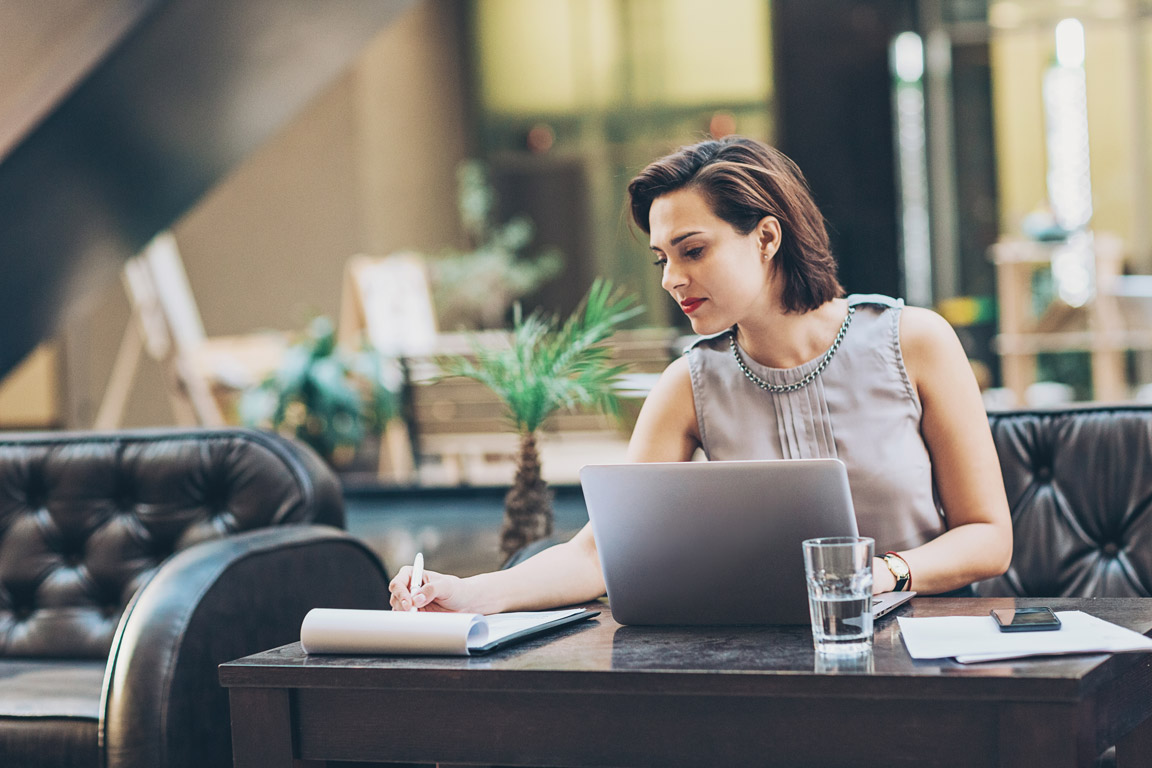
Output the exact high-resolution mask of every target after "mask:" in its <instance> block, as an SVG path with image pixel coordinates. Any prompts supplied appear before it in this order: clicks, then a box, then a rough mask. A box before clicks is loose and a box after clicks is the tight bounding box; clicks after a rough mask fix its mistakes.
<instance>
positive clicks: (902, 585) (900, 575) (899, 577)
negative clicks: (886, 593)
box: [884, 552, 912, 592]
mask: <svg viewBox="0 0 1152 768" xmlns="http://www.w3.org/2000/svg"><path fill="white" fill-rule="evenodd" d="M884 564H885V565H887V566H888V570H889V571H891V572H892V575H893V576H894V577H896V586H895V587H893V588H892V591H893V592H903V591H905V590H907V589H910V588H911V585H912V571H910V570H909V569H908V563H906V562H905V561H904V558H902V557H900V555H898V554H896V553H895V552H885V553H884Z"/></svg>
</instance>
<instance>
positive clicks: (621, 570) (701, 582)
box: [580, 459, 857, 624]
mask: <svg viewBox="0 0 1152 768" xmlns="http://www.w3.org/2000/svg"><path fill="white" fill-rule="evenodd" d="M580 485H581V487H582V488H583V491H584V501H585V504H586V506H587V508H588V518H589V520H591V523H592V532H593V535H594V536H595V538H596V547H597V549H598V551H599V554H600V563H601V567H602V568H603V570H604V583H605V585H606V586H607V588H608V600H609V603H610V604H611V606H612V615H613V618H615V619H616V621H618V622H620V623H621V624H807V623H808V622H809V618H808V591H807V586H806V584H805V579H804V556H803V554H802V550H801V546H800V543H801V542H802V541H803V540H804V539H811V538H816V537H820V536H855V535H857V529H856V515H855V512H854V510H853V508H852V496H851V494H850V493H849V490H848V473H847V470H846V469H845V467H844V463H843V462H842V461H840V460H839V459H788V460H775V461H705V462H675V463H651V464H608V465H604V464H601V465H588V466H586V467H584V468H583V469H581V470H580Z"/></svg>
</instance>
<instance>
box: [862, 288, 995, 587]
mask: <svg viewBox="0 0 1152 768" xmlns="http://www.w3.org/2000/svg"><path fill="white" fill-rule="evenodd" d="M900 346H901V348H902V350H903V353H904V364H905V368H906V369H907V371H908V376H909V378H910V379H911V381H912V385H913V387H914V388H915V390H916V392H917V394H918V395H919V396H920V403H921V406H922V407H923V415H922V417H921V423H920V429H921V433H922V434H923V436H924V443H925V445H927V446H928V453H929V455H930V456H931V458H932V473H933V477H934V479H935V481H936V488H937V490H938V491H939V494H940V501H941V504H942V505H943V507H944V514H945V516H946V518H947V525H948V530H947V531H945V532H944V533H943V534H941V535H940V536H938V537H937V538H935V539H933V540H932V541H930V542H928V543H926V544H924V545H922V546H919V547H916V548H915V549H910V550H908V551H906V552H901V553H900V554H901V556H903V557H904V559H905V560H906V561H907V562H908V567H909V569H910V570H911V571H912V589H914V590H916V591H917V592H920V593H927V594H932V593H938V592H946V591H948V590H951V589H957V588H959V587H962V586H965V585H966V584H971V583H972V582H974V581H979V580H981V579H987V578H991V577H993V576H998V575H1000V574H1002V573H1004V571H1006V570H1007V569H1008V565H1009V563H1010V562H1011V560H1012V521H1011V518H1010V516H1009V513H1008V499H1007V497H1006V496H1005V494H1004V480H1003V477H1002V476H1001V474H1000V462H999V459H998V458H997V457H996V447H995V445H994V444H993V442H992V432H991V430H990V429H989V427H988V414H987V413H986V412H985V410H984V404H983V402H982V401H981V399H980V389H979V387H978V386H977V384H976V377H975V376H974V375H973V373H972V368H971V366H970V365H969V363H968V358H967V356H966V355H965V354H964V349H963V347H961V346H960V340H959V339H958V338H956V332H955V331H953V330H952V327H951V326H950V325H948V323H947V322H946V321H945V320H944V318H942V317H940V316H939V315H937V314H936V313H935V312H932V311H930V310H926V309H920V308H917V307H907V308H905V309H904V310H903V313H902V316H901V320H900ZM878 554H879V553H878ZM874 573H875V577H876V579H875V580H876V582H877V591H884V590H887V589H891V588H892V587H893V586H895V579H894V578H893V576H892V574H891V572H890V571H889V570H888V567H887V566H886V565H885V564H884V563H883V561H881V560H877V562H876V567H875V568H874Z"/></svg>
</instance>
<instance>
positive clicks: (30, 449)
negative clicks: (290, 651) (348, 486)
mask: <svg viewBox="0 0 1152 768" xmlns="http://www.w3.org/2000/svg"><path fill="white" fill-rule="evenodd" d="M343 521H344V516H343V499H342V495H341V492H340V487H339V484H338V483H337V481H336V479H335V478H334V477H333V475H332V473H331V472H330V471H329V470H328V469H327V467H326V466H325V465H324V464H323V463H322V462H321V461H320V460H319V459H318V458H317V457H316V455H315V454H314V453H313V452H312V451H311V450H309V449H307V448H306V447H304V446H301V445H299V444H296V443H294V442H292V441H288V440H284V439H282V438H280V437H278V436H276V435H269V434H265V433H260V432H255V431H251V430H179V431H174V430H152V431H141V432H118V433H109V434H95V433H79V434H75V433H63V434H61V433H55V434H8V435H3V434H0V681H3V685H4V688H5V692H4V695H3V696H0V764H2V765H43V766H77V767H78V768H79V767H80V766H98V765H103V766H106V767H107V768H137V767H139V768H143V767H144V766H149V767H151V766H169V767H173V768H174V767H176V766H189V768H191V766H225V765H230V764H231V736H230V729H229V718H228V704H227V696H226V693H225V692H224V691H223V689H221V688H220V686H219V685H218V683H217V672H216V666H217V665H218V664H220V663H222V662H224V661H228V660H231V659H234V658H238V657H240V656H243V655H246V654H249V653H254V652H256V651H259V650H264V649H266V648H269V647H272V646H275V645H280V644H283V643H287V642H291V641H292V640H294V639H296V638H297V637H298V636H299V627H300V622H301V621H302V619H303V616H304V614H305V613H306V612H307V611H308V610H309V609H310V608H313V607H316V606H318V605H327V606H333V607H358V608H383V607H386V606H387V575H386V573H385V572H384V569H383V567H382V565H381V564H380V562H379V560H378V558H377V557H376V556H375V555H374V554H373V553H372V552H370V551H369V550H368V549H367V548H366V547H365V546H364V545H363V544H361V543H360V542H358V541H356V540H354V539H352V538H351V537H349V536H348V535H347V534H345V533H343V532H342V531H339V530H337V529H336V528H335V527H330V526H342V525H343ZM312 523H324V524H326V525H323V526H320V525H311V524H312ZM287 524H304V525H287Z"/></svg>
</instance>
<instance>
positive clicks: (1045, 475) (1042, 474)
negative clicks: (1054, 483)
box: [1036, 465, 1052, 483]
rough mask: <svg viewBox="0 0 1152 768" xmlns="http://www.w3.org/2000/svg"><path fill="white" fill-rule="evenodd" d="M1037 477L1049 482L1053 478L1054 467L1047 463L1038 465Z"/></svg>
mask: <svg viewBox="0 0 1152 768" xmlns="http://www.w3.org/2000/svg"><path fill="white" fill-rule="evenodd" d="M1036 479H1037V480H1040V481H1042V482H1045V483H1046V482H1048V481H1049V480H1051V479H1052V467H1049V466H1047V465H1045V466H1042V467H1036Z"/></svg>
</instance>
